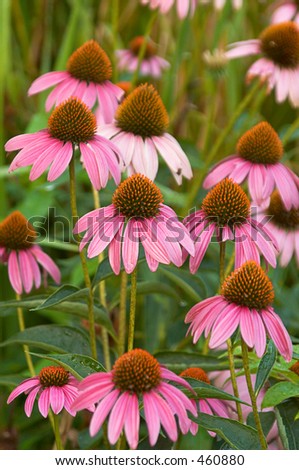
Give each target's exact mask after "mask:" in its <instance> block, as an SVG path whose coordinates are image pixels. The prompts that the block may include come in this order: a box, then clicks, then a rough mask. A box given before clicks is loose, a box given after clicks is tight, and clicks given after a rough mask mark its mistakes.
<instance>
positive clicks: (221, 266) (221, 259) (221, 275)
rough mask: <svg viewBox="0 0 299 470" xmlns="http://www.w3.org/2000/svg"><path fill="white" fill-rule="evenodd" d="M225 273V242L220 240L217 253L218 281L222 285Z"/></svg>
mask: <svg viewBox="0 0 299 470" xmlns="http://www.w3.org/2000/svg"><path fill="white" fill-rule="evenodd" d="M224 275H225V242H220V255H219V281H220V286H222V284H223V281H224Z"/></svg>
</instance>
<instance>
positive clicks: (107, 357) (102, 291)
mask: <svg viewBox="0 0 299 470" xmlns="http://www.w3.org/2000/svg"><path fill="white" fill-rule="evenodd" d="M92 194H93V201H94V207H95V209H100V207H101V201H100V196H99V193H98V191H97V190H96V189H95V188H94V187H93V186H92ZM103 259H104V254H103V252H102V253H100V254H99V257H98V260H99V263H101V262H102V261H103ZM99 298H100V303H101V305H102V306H103V307H104V308H105V309H106V310H107V309H108V305H107V296H106V283H105V281H101V282H100V283H99ZM102 345H103V354H104V362H105V367H106V369H107V370H110V369H111V360H110V348H109V335H108V332H107V330H106V328H104V327H103V326H102Z"/></svg>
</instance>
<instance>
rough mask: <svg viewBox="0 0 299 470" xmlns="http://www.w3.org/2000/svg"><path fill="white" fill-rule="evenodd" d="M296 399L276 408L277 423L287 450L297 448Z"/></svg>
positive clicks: (298, 439)
mask: <svg viewBox="0 0 299 470" xmlns="http://www.w3.org/2000/svg"><path fill="white" fill-rule="evenodd" d="M297 413H298V400H295V399H293V398H291V399H290V400H288V401H286V402H285V403H282V404H281V405H278V406H277V408H276V417H277V424H278V429H279V434H280V437H281V440H282V443H283V445H284V447H285V449H287V450H298V449H299V421H298V420H296V419H295V418H296V416H297Z"/></svg>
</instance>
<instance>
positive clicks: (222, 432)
mask: <svg viewBox="0 0 299 470" xmlns="http://www.w3.org/2000/svg"><path fill="white" fill-rule="evenodd" d="M189 417H190V419H192V421H194V422H195V423H197V424H198V425H199V426H201V427H202V428H205V429H207V430H209V431H214V432H215V433H216V434H218V435H219V436H220V437H222V439H224V440H225V441H226V442H227V443H228V444H229V446H230V447H232V448H233V449H239V450H256V449H260V448H261V446H260V441H259V438H258V434H257V431H256V430H255V429H254V428H252V427H251V426H246V425H245V424H241V423H239V422H238V421H235V420H232V419H227V418H219V417H218V416H211V415H208V414H205V413H198V416H197V417H196V418H195V417H194V416H192V415H191V414H189Z"/></svg>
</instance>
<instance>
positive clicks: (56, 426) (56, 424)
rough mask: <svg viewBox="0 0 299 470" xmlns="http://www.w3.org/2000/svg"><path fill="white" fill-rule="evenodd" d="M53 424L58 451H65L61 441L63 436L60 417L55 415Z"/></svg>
mask: <svg viewBox="0 0 299 470" xmlns="http://www.w3.org/2000/svg"><path fill="white" fill-rule="evenodd" d="M53 422H54V435H55V442H56V447H57V450H63V445H62V441H61V436H60V432H59V418H58V415H56V414H54V413H53Z"/></svg>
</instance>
